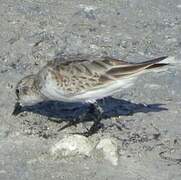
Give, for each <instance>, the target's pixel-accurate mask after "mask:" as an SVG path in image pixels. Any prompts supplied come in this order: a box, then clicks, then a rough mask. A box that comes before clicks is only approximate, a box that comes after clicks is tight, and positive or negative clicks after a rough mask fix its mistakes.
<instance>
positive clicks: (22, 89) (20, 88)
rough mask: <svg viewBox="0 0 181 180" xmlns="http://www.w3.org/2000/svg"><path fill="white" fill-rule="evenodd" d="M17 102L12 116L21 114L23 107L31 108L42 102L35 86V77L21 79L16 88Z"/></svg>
mask: <svg viewBox="0 0 181 180" xmlns="http://www.w3.org/2000/svg"><path fill="white" fill-rule="evenodd" d="M15 93H16V97H17V102H16V104H15V109H14V111H13V114H14V115H17V114H19V113H20V112H21V109H22V107H23V106H32V105H34V104H36V103H39V102H41V101H42V98H41V96H40V94H39V91H38V89H37V85H36V76H35V75H29V76H26V77H24V78H23V79H21V80H20V81H19V82H18V84H17V86H16V90H15Z"/></svg>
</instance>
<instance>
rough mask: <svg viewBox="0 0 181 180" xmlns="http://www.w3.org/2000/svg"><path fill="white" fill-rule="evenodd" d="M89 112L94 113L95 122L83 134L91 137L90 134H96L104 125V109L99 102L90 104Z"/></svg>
mask: <svg viewBox="0 0 181 180" xmlns="http://www.w3.org/2000/svg"><path fill="white" fill-rule="evenodd" d="M89 113H91V114H92V115H93V118H94V119H93V120H94V123H93V125H92V126H91V128H90V129H89V130H88V131H87V132H85V133H83V135H84V136H86V137H89V136H91V135H93V134H95V133H96V132H98V130H99V129H100V128H101V127H102V124H101V118H102V113H103V110H102V108H101V107H100V106H99V105H98V103H97V102H95V103H92V104H90V110H89Z"/></svg>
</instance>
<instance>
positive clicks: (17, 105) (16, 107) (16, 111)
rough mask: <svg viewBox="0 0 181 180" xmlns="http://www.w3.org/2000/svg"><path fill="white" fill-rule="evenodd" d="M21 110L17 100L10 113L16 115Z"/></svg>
mask: <svg viewBox="0 0 181 180" xmlns="http://www.w3.org/2000/svg"><path fill="white" fill-rule="evenodd" d="M21 112H22V106H21V105H20V103H19V102H16V104H15V106H14V111H13V113H12V115H14V116H17V115H18V114H19V113H21Z"/></svg>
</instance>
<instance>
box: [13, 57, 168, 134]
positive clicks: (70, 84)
mask: <svg viewBox="0 0 181 180" xmlns="http://www.w3.org/2000/svg"><path fill="white" fill-rule="evenodd" d="M167 57H168V56H162V57H159V58H154V59H151V60H147V61H144V62H139V63H132V62H126V61H123V60H120V59H116V58H113V57H107V56H106V57H100V58H92V59H91V60H90V59H89V58H88V57H86V56H82V55H77V56H76V55H74V56H67V57H66V58H64V57H59V58H55V59H54V60H52V61H49V62H48V63H47V64H46V65H45V66H44V67H43V68H41V69H40V70H39V72H38V73H36V74H31V75H28V76H26V77H24V78H23V79H21V80H20V81H19V82H18V83H17V85H16V88H15V94H16V96H17V102H16V104H15V108H14V111H13V115H17V114H19V113H20V112H21V109H22V107H24V106H33V105H35V104H37V103H39V102H44V101H50V100H55V101H63V102H70V103H71V102H81V103H88V104H90V106H91V109H93V110H94V112H95V114H96V116H97V120H96V121H95V123H94V124H93V126H92V127H91V128H90V131H92V132H93V131H95V129H96V125H97V124H98V123H99V122H100V120H101V114H102V109H101V108H100V106H99V105H98V103H97V100H98V99H103V98H105V97H107V96H111V95H114V94H115V93H116V92H119V91H121V90H123V89H125V88H128V87H130V86H132V85H133V84H134V83H135V80H136V79H137V77H138V76H139V75H141V74H144V73H146V72H150V71H151V70H154V69H159V68H161V67H163V66H165V65H168V64H169V63H167V62H164V61H163V60H165V59H167ZM89 135H90V133H89Z"/></svg>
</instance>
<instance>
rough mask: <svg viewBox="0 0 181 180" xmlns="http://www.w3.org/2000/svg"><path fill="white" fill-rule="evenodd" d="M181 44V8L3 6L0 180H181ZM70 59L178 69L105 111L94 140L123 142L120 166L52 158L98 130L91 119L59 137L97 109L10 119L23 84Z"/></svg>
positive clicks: (40, 111)
mask: <svg viewBox="0 0 181 180" xmlns="http://www.w3.org/2000/svg"><path fill="white" fill-rule="evenodd" d="M180 34H181V2H180V1H179V0H149V1H148V0H134V1H133V0H112V1H111V0H94V1H93V0H92V1H90V0H89V1H88V0H66V1H63V0H36V1H33V0H24V1H22V0H1V2H0V63H1V64H0V179H2V180H12V179H13V180H26V179H27V180H35V179H39V180H53V179H55V180H60V179H62V180H68V179H70V180H75V179H76V180H95V179H98V180H105V179H107V180H110V179H111V180H114V179H115V180H118V179H121V180H180V179H181V90H180V89H181V81H180V79H181V64H180V63H181V36H180ZM62 54H65V55H69V54H91V55H96V56H105V55H106V56H107V55H108V56H112V57H115V58H120V59H124V60H127V61H132V62H140V61H143V60H147V59H150V58H153V57H158V56H165V55H168V56H170V57H171V58H172V59H174V61H175V62H176V64H174V65H173V66H170V67H168V68H167V70H164V71H161V72H158V73H147V74H145V75H143V76H141V77H140V78H139V79H138V80H137V82H136V83H135V85H134V86H132V87H130V88H129V89H127V90H124V91H123V92H120V93H117V94H115V96H114V97H112V98H106V99H105V100H104V101H100V102H99V103H100V105H101V106H102V107H103V108H104V114H103V120H102V123H103V127H102V129H101V130H100V131H99V132H98V133H97V134H95V135H93V136H92V137H90V138H88V140H90V141H91V142H93V144H96V143H98V142H99V141H100V140H101V139H104V138H108V139H109V138H110V139H111V138H114V140H115V141H116V143H117V153H118V159H119V160H118V163H117V165H113V164H111V163H110V162H109V161H108V160H106V159H105V158H104V156H103V154H102V153H101V152H98V150H94V151H93V152H92V154H91V155H90V156H84V155H83V156H82V155H78V156H77V155H75V156H71V157H66V158H63V157H61V156H58V157H52V155H50V153H49V152H50V149H51V148H52V147H53V146H54V144H56V143H57V142H59V141H60V140H61V139H62V138H63V137H65V136H67V135H69V134H71V133H75V132H84V131H85V130H86V128H87V127H90V125H91V121H89V120H90V119H91V118H89V116H88V117H87V122H85V123H79V124H77V126H72V127H69V128H65V129H63V130H60V129H61V128H62V127H63V126H65V125H66V123H67V122H68V121H71V120H72V119H73V118H74V115H77V111H78V113H82V111H86V110H87V108H88V107H84V108H80V107H78V106H76V107H73V108H70V105H67V104H66V105H65V104H63V103H60V102H50V103H48V104H43V105H41V106H38V107H34V108H33V109H27V111H26V112H24V113H22V114H21V115H19V116H17V117H14V116H12V115H11V113H12V111H13V106H14V103H15V98H16V97H15V95H14V88H15V86H16V83H17V82H18V81H19V80H20V79H21V78H22V77H24V76H25V75H29V74H31V73H36V72H37V71H38V70H39V69H40V68H41V67H42V66H43V65H45V64H46V62H47V61H49V60H52V59H53V58H54V57H55V56H61V55H62ZM72 106H73V105H72ZM80 111H81V112H80ZM66 121H67V122H66ZM108 158H109V157H108Z"/></svg>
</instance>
